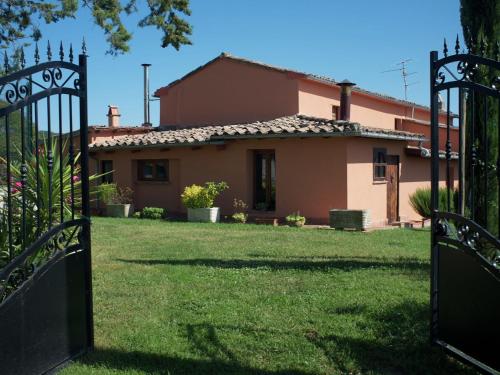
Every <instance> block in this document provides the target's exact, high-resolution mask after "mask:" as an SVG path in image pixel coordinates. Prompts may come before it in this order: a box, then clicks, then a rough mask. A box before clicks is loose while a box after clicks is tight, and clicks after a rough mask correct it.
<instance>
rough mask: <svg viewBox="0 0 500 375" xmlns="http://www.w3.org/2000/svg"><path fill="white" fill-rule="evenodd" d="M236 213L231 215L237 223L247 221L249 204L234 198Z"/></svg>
mask: <svg viewBox="0 0 500 375" xmlns="http://www.w3.org/2000/svg"><path fill="white" fill-rule="evenodd" d="M233 208H234V214H233V215H232V216H231V217H232V219H233V221H234V222H235V223H242V224H244V223H246V222H247V219H248V214H247V213H246V210H247V208H248V205H247V204H246V203H245V202H244V201H242V200H241V199H236V198H234V200H233Z"/></svg>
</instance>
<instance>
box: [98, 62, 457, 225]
mask: <svg viewBox="0 0 500 375" xmlns="http://www.w3.org/2000/svg"><path fill="white" fill-rule="evenodd" d="M155 96H156V97H158V98H159V100H160V125H159V127H156V128H151V127H137V128H134V129H128V128H122V127H120V126H119V125H118V122H117V119H118V115H119V114H118V113H117V112H116V113H112V111H111V109H110V112H109V113H108V117H109V126H108V128H107V129H106V128H105V127H99V128H94V130H93V131H94V132H101V134H100V135H99V136H97V133H95V134H94V136H95V138H92V144H91V145H90V150H91V157H92V158H93V159H94V163H93V165H94V168H95V169H96V170H99V171H108V170H113V171H114V172H113V174H112V175H109V176H110V177H108V178H109V179H113V180H114V181H115V182H116V183H118V184H119V185H123V186H129V187H131V188H132V189H133V190H134V200H135V206H136V208H138V209H140V208H142V207H146V206H156V207H164V208H166V209H167V210H168V212H169V213H171V214H178V215H183V214H185V212H186V209H185V208H184V207H183V206H182V204H181V200H180V194H181V193H182V191H183V189H184V187H185V186H188V185H191V184H203V183H204V182H206V181H226V182H227V183H228V184H229V186H230V189H229V190H227V191H226V192H224V193H223V194H222V196H221V197H220V198H219V200H218V202H217V204H218V205H219V206H220V207H221V209H222V213H223V214H231V213H232V202H233V199H234V198H237V199H242V200H244V201H245V202H246V203H247V204H248V205H249V206H250V208H251V209H250V215H251V216H254V217H255V216H259V217H267V216H269V217H277V218H283V217H285V216H286V215H288V214H290V213H292V212H296V211H300V213H301V214H302V215H304V216H306V217H307V218H308V220H309V222H315V223H326V222H327V221H328V213H329V210H330V209H332V208H340V209H369V210H370V212H371V219H372V223H373V225H375V226H381V225H386V224H390V223H392V222H394V221H398V220H400V219H402V220H409V219H419V216H418V215H417V214H416V213H415V212H414V211H413V210H412V208H411V207H410V205H409V202H408V197H409V195H410V194H411V193H413V192H414V191H415V189H416V188H418V187H423V186H429V185H430V159H429V157H430V153H429V143H428V139H429V135H430V126H429V118H430V110H429V108H428V107H425V106H422V105H418V104H415V103H411V102H407V101H404V100H399V99H396V98H392V97H389V96H386V95H382V94H378V93H374V92H370V91H367V90H364V89H361V88H359V87H357V86H355V85H354V84H352V83H351V82H349V81H342V82H336V81H334V80H332V79H330V78H325V77H320V76H316V75H312V74H307V73H302V72H298V71H294V70H290V69H285V68H279V67H274V66H270V65H267V64H263V63H259V62H255V61H251V60H247V59H243V58H238V57H234V56H232V55H229V54H226V53H223V54H221V55H220V56H218V57H216V58H215V59H213V60H211V61H209V62H208V63H206V64H205V65H203V66H200V67H199V68H197V69H195V70H193V71H192V72H190V73H188V74H186V75H185V76H184V77H182V78H180V79H178V80H176V81H174V82H172V83H170V84H169V85H167V86H164V87H161V88H160V89H158V90H157V91H156V92H155ZM446 120H447V117H446V113H445V112H443V113H442V114H441V115H440V122H441V123H443V124H444V123H446ZM118 129H119V130H118ZM122 129H126V130H122ZM127 132H128V133H127ZM440 132H441V133H440V135H441V137H440V139H441V145H440V146H441V149H442V150H444V149H445V141H446V138H445V136H444V135H445V133H446V127H445V126H443V127H442V129H440ZM91 137H92V136H91ZM450 142H451V146H452V149H453V150H456V149H457V148H458V130H457V129H456V128H454V127H451V128H450ZM441 156H442V158H443V159H444V152H443V155H441ZM453 156H455V154H453ZM445 162H446V160H443V161H442V163H445ZM449 162H450V163H456V160H454V159H453V160H450V161H449ZM452 165H454V164H452ZM442 170H444V168H442ZM456 174H457V168H454V172H453V174H452V176H450V178H449V180H448V181H446V176H444V175H443V176H441V179H442V183H443V184H446V183H448V184H450V185H453V184H454V183H455V180H456Z"/></svg>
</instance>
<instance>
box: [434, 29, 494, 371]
mask: <svg viewBox="0 0 500 375" xmlns="http://www.w3.org/2000/svg"><path fill="white" fill-rule="evenodd" d="M468 44H469V49H468V52H467V53H465V52H464V51H463V50H462V51H460V45H459V41H458V37H457V42H456V44H455V53H454V54H452V55H448V48H447V45H446V41H445V45H444V51H443V54H444V56H443V57H442V58H438V52H437V51H433V52H431V55H430V65H431V71H430V73H431V74H430V79H431V127H432V128H431V141H432V151H431V152H432V211H433V215H432V244H431V247H432V260H431V265H432V282H431V305H432V317H431V337H432V342H433V343H434V344H437V345H439V346H441V347H442V348H444V349H445V350H446V351H447V352H448V353H449V354H451V355H453V356H455V357H457V358H459V359H460V360H462V361H464V362H466V363H469V364H471V365H473V366H475V367H476V368H477V369H479V370H480V371H482V372H484V373H489V374H499V371H500V352H499V348H500V242H499V236H500V221H499V213H500V204H499V203H500V189H499V186H500V131H499V127H500V117H499V116H500V91H499V89H500V62H499V61H498V60H499V59H498V54H499V51H498V50H499V48H498V44H496V46H492V48H489V47H488V46H487V45H486V43H485V41H483V42H481V43H480V45H479V46H477V49H476V47H474V46H473V44H472V43H468ZM471 46H472V47H471ZM489 56H490V57H489ZM491 56H493V58H491ZM441 95H442V99H441V97H440V96H441ZM453 103H456V107H453V108H450V105H453ZM453 132H455V133H456V132H458V142H456V141H457V139H455V143H458V144H454V140H453V136H452V133H453ZM440 145H441V148H444V150H443V149H440ZM440 159H441V161H440ZM440 169H441V170H440ZM457 169H458V189H457V190H455V189H454V188H453V181H454V176H453V175H452V173H453V171H456V170H457ZM440 181H441V182H440ZM444 182H446V186H447V187H444V188H443V185H445V184H444ZM440 186H441V190H439V188H440Z"/></svg>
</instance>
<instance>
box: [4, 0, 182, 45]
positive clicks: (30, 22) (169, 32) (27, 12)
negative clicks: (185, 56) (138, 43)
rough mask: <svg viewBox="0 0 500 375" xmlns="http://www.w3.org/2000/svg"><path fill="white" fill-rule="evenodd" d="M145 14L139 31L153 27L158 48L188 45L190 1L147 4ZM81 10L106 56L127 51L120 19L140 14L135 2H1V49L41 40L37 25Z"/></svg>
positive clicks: (162, 0)
mask: <svg viewBox="0 0 500 375" xmlns="http://www.w3.org/2000/svg"><path fill="white" fill-rule="evenodd" d="M145 2H146V8H147V13H146V14H145V15H143V17H142V18H141V19H140V20H139V22H138V26H139V27H155V28H156V29H158V30H160V31H161V32H162V34H163V36H162V40H161V46H162V47H163V48H165V47H168V46H172V47H174V48H175V49H176V50H179V48H180V47H181V46H182V45H186V44H191V41H190V39H189V35H191V25H190V24H189V23H188V22H187V21H186V19H185V18H184V16H189V15H190V14H191V10H190V8H189V0H147V1H145ZM80 8H87V9H89V10H90V11H91V13H92V17H93V19H94V22H95V23H96V24H97V25H98V26H99V27H100V28H102V30H103V31H104V34H105V35H106V39H107V41H108V43H109V50H108V52H109V53H111V54H113V55H116V54H120V53H124V52H127V51H129V49H130V46H129V42H130V40H131V39H132V34H131V32H130V31H129V30H127V28H126V27H125V25H124V24H123V21H122V19H123V17H125V16H129V15H131V14H133V13H137V12H139V8H138V6H137V0H126V1H120V0H2V1H1V2H0V47H1V48H9V47H12V46H15V45H19V44H21V43H22V44H24V43H29V42H30V41H31V40H35V41H36V40H39V39H40V38H41V37H42V33H41V30H40V23H46V24H51V23H55V22H58V21H61V20H63V19H67V18H75V17H76V13H77V11H78V10H79V9H80Z"/></svg>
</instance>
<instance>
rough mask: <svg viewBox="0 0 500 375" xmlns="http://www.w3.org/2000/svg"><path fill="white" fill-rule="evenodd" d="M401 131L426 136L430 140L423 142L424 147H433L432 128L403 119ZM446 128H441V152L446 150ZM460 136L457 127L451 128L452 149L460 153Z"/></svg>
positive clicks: (443, 126)
mask: <svg viewBox="0 0 500 375" xmlns="http://www.w3.org/2000/svg"><path fill="white" fill-rule="evenodd" d="M445 121H446V120H445ZM399 130H404V131H408V132H412V133H419V134H423V135H425V137H426V138H427V139H428V140H429V141H427V142H423V143H422V146H423V147H426V148H430V147H431V143H430V138H431V127H430V126H429V125H427V124H422V123H419V122H415V121H412V120H409V119H403V120H402V122H401V129H399ZM446 132H447V129H446V126H445V125H440V126H439V149H440V150H445V149H446ZM458 135H459V130H458V128H457V127H452V126H450V142H451V149H452V150H453V151H458V146H459V145H458Z"/></svg>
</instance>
